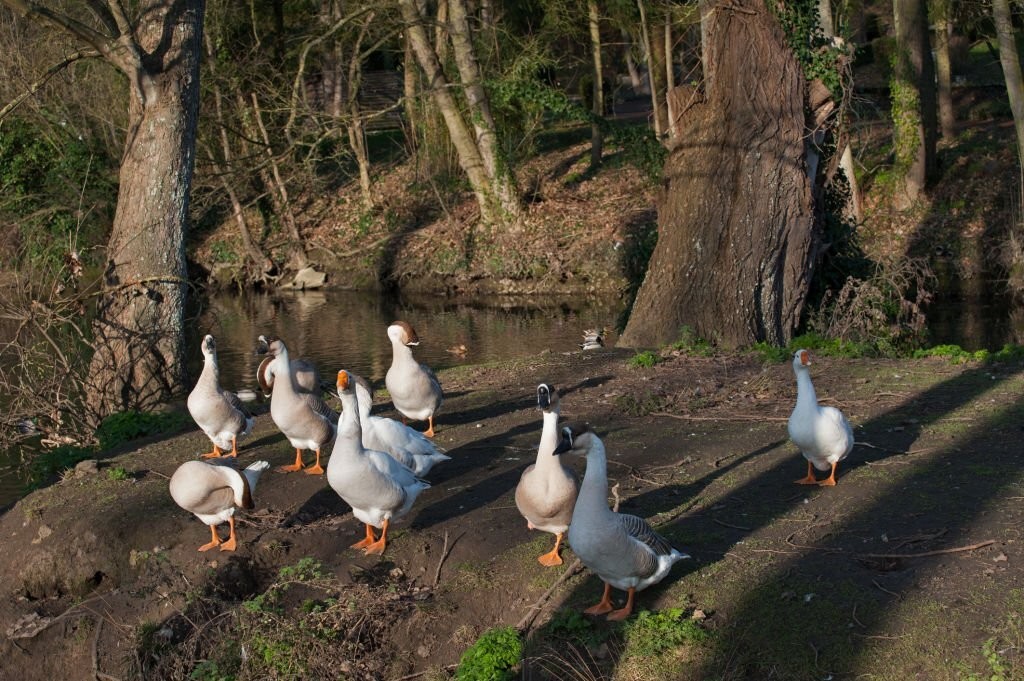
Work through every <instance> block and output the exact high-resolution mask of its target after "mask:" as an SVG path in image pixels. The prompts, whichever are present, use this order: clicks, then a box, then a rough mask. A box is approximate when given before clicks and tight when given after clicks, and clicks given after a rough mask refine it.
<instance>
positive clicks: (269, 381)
mask: <svg viewBox="0 0 1024 681" xmlns="http://www.w3.org/2000/svg"><path fill="white" fill-rule="evenodd" d="M269 348H270V341H268V340H267V337H266V336H260V337H259V339H258V340H257V344H256V353H257V354H259V355H263V354H267V353H268V352H269ZM273 363H274V358H273V357H271V356H269V354H268V355H267V357H265V358H264V359H263V361H262V362H260V365H259V367H257V369H256V381H257V382H258V383H259V384H260V389H261V390H263V396H264V397H270V396H271V395H272V394H273V390H274V370H273V369H271V368H270V367H271V365H272V364H273ZM288 367H289V369H290V371H291V373H292V376H294V377H295V389H296V391H298V392H300V393H312V394H314V395H317V396H319V395H320V393H321V386H320V372H319V371H317V369H316V365H315V364H313V363H312V362H310V361H309V360H305V359H293V360H290V361H289V362H288Z"/></svg>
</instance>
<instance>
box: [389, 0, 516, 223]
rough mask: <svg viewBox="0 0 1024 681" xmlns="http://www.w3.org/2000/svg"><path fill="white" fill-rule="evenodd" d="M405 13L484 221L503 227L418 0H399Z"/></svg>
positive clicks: (421, 62) (404, 17)
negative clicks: (418, 5) (425, 25)
mask: <svg viewBox="0 0 1024 681" xmlns="http://www.w3.org/2000/svg"><path fill="white" fill-rule="evenodd" d="M398 4H399V7H400V8H401V10H402V19H403V20H404V21H405V24H406V33H407V34H408V37H409V40H410V41H411V42H412V47H413V53H414V54H415V55H416V61H417V62H418V63H419V65H420V68H421V69H422V70H423V73H424V74H425V75H426V78H427V87H428V88H429V92H430V94H431V96H432V97H433V98H434V101H435V103H436V104H437V107H438V109H439V110H440V111H441V115H442V117H443V118H444V121H445V125H446V126H447V128H448V134H449V137H450V138H451V141H452V144H453V145H454V146H455V149H456V151H457V152H458V157H459V165H460V166H461V167H462V170H463V172H465V173H466V177H467V179H468V180H469V184H470V186H471V187H472V188H473V193H474V195H475V196H476V201H477V205H478V206H479V207H480V218H481V220H483V221H484V222H487V223H496V224H500V222H501V217H502V216H501V213H500V208H499V206H496V205H495V202H494V200H493V198H494V196H493V193H492V191H491V187H490V182H489V178H488V176H487V171H486V169H485V168H484V161H483V158H482V157H481V155H480V150H479V148H478V147H477V144H476V140H475V139H474V138H473V133H472V131H471V130H470V129H469V126H467V125H466V121H465V120H464V119H463V118H462V114H461V113H460V111H459V107H458V104H457V103H456V101H455V98H454V97H453V96H452V93H451V90H450V84H449V83H448V79H447V78H446V77H445V75H444V72H443V70H442V69H441V63H440V61H439V60H438V55H437V52H435V51H434V48H433V47H432V46H431V45H430V41H429V40H428V38H427V32H426V30H425V29H424V28H423V16H422V15H421V14H420V12H419V8H418V7H417V6H416V3H415V0H398Z"/></svg>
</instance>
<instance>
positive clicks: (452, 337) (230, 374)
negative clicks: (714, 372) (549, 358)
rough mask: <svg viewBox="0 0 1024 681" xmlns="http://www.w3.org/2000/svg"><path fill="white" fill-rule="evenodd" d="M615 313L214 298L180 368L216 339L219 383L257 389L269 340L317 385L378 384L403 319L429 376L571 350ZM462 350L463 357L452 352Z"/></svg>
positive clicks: (588, 303)
mask: <svg viewBox="0 0 1024 681" xmlns="http://www.w3.org/2000/svg"><path fill="white" fill-rule="evenodd" d="M620 308H621V302H620V301H619V300H618V299H617V298H611V299H609V298H595V299H565V300H559V299H556V298H550V299H549V298H514V299H510V298H484V299H472V300H463V299H459V300H452V299H447V298H440V297H421V298H402V299H393V298H382V297H380V296H378V295H374V294H367V293H357V292H349V291H312V292H294V293H291V292H289V293H273V294H264V295H258V294H253V295H246V296H234V295H219V296H214V297H212V298H210V299H209V300H207V301H206V307H205V309H204V310H203V311H202V312H201V313H200V315H199V323H198V328H197V329H196V335H195V337H194V338H193V339H192V342H191V344H190V346H189V358H190V361H189V366H190V369H191V371H192V375H193V376H198V372H199V370H200V368H201V366H202V361H201V359H202V356H201V353H200V352H199V345H198V343H199V340H200V339H201V338H202V335H203V334H206V333H211V334H213V335H214V336H215V337H216V339H217V356H218V360H219V363H220V370H221V384H222V385H223V386H224V387H225V388H229V389H240V388H253V389H255V388H256V366H257V365H258V363H259V359H258V358H257V357H256V356H255V355H254V354H253V353H254V349H255V344H256V338H257V337H258V336H259V335H260V334H265V335H267V336H278V337H280V338H281V339H283V340H284V341H285V343H287V345H288V351H289V354H290V355H291V356H293V357H303V358H306V359H310V360H312V361H313V362H314V363H316V365H317V366H318V367H319V369H320V373H321V375H322V376H323V377H324V378H325V380H330V377H331V376H333V375H334V373H335V372H336V371H337V370H338V369H341V368H346V369H350V370H351V371H354V372H355V373H357V374H360V375H363V376H365V377H366V378H368V379H370V380H371V381H382V380H383V378H384V374H385V373H386V372H387V369H388V366H389V365H390V364H391V344H390V342H389V341H388V337H387V332H386V329H387V326H388V324H390V323H391V322H392V321H394V320H396V319H402V320H405V321H407V322H409V323H410V324H412V325H413V327H415V329H416V332H417V334H418V335H419V337H420V345H419V346H418V347H417V348H416V349H415V351H414V352H415V355H416V358H417V359H419V361H421V362H424V363H426V364H428V365H430V366H432V367H434V368H435V369H441V368H445V367H449V366H454V365H457V364H479V363H481V362H488V361H492V360H501V359H510V358H516V357H529V356H531V355H536V354H538V353H540V352H543V351H545V350H550V351H552V352H563V351H569V350H574V349H577V348H578V346H579V343H580V342H581V341H582V339H583V331H584V330H586V329H589V328H594V327H604V328H605V329H606V330H607V335H606V337H605V340H606V342H607V343H608V344H609V345H611V344H613V343H614V342H615V334H614V331H613V326H614V323H615V320H616V318H617V315H618V314H619V311H620ZM458 346H465V351H464V354H462V355H461V356H460V353H459V352H458V351H457V350H456V349H457V348H458Z"/></svg>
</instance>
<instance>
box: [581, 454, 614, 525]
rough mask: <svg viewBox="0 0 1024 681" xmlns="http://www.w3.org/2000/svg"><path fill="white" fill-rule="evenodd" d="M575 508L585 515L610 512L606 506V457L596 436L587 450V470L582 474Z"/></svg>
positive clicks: (590, 515) (591, 515)
mask: <svg viewBox="0 0 1024 681" xmlns="http://www.w3.org/2000/svg"><path fill="white" fill-rule="evenodd" d="M576 508H577V509H582V510H583V512H584V513H586V514H587V516H586V517H596V516H597V515H598V514H611V513H612V510H611V509H610V508H609V507H608V458H607V456H606V455H605V450H604V443H603V442H601V440H599V439H597V438H594V439H593V440H592V441H591V445H590V449H589V450H588V451H587V472H586V473H585V474H584V475H583V483H582V484H581V485H580V492H579V496H578V497H577V500H576ZM574 515H575V511H574Z"/></svg>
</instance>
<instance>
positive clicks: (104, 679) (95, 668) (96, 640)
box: [92, 617, 121, 681]
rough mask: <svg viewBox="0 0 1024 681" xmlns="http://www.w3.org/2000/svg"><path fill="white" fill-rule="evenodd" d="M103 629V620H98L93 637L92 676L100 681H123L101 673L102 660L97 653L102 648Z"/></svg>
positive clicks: (100, 618)
mask: <svg viewBox="0 0 1024 681" xmlns="http://www.w3.org/2000/svg"><path fill="white" fill-rule="evenodd" d="M102 629H103V618H102V617H97V618H96V635H95V636H93V637H92V675H93V677H95V678H96V679H97V680H98V681H121V679H119V678H117V677H116V676H111V675H110V674H104V673H103V672H101V671H100V660H99V653H98V652H97V651H98V650H99V647H100V631H101V630H102Z"/></svg>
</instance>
